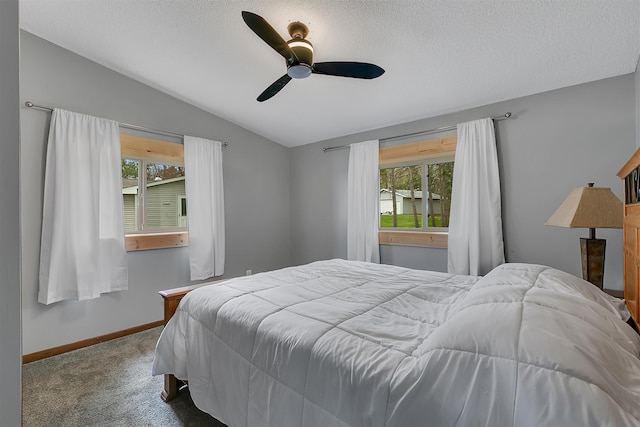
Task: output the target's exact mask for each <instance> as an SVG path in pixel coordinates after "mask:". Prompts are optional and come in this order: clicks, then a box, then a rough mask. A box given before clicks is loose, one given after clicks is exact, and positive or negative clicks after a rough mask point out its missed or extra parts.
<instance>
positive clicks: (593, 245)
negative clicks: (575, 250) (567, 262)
mask: <svg viewBox="0 0 640 427" xmlns="http://www.w3.org/2000/svg"><path fill="white" fill-rule="evenodd" d="M606 243H607V241H606V240H605V239H587V238H584V237H583V238H581V239H580V255H581V258H582V278H583V279H584V280H586V281H588V282H591V283H593V284H594V285H596V286H597V287H599V288H600V289H602V279H603V277H604V253H605V248H606Z"/></svg>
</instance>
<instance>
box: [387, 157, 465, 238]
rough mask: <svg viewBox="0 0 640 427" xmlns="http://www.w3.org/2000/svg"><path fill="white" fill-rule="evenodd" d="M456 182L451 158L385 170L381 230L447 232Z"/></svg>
mask: <svg viewBox="0 0 640 427" xmlns="http://www.w3.org/2000/svg"><path fill="white" fill-rule="evenodd" d="M452 178H453V160H452V159H449V158H442V159H435V160H425V161H422V162H421V163H419V164H412V165H408V166H395V167H389V168H381V169H380V228H381V229H385V228H391V229H396V228H407V229H413V230H422V231H447V227H448V226H449V211H450V209H451V182H452ZM424 218H426V221H425V220H424Z"/></svg>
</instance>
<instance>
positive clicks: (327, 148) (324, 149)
mask: <svg viewBox="0 0 640 427" xmlns="http://www.w3.org/2000/svg"><path fill="white" fill-rule="evenodd" d="M509 117H511V113H510V112H506V113H504V114H503V115H502V116H498V117H491V120H505V119H508V118H509ZM456 128H457V125H451V126H444V127H441V128H435V129H428V130H421V131H420V132H413V133H405V134H404V135H397V136H390V137H388V138H380V140H379V141H380V142H383V141H384V142H386V141H393V140H394V139H400V138H406V137H407V136H416V135H427V134H430V133H439V132H446V131H449V130H455V129H456ZM344 148H349V144H347V145H338V146H335V147H323V148H322V151H325V152H326V151H333V150H342V149H344Z"/></svg>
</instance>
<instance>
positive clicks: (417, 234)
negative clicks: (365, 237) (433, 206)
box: [378, 230, 449, 248]
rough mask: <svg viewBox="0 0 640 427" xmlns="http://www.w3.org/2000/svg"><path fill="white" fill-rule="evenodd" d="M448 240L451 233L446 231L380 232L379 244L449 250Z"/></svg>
mask: <svg viewBox="0 0 640 427" xmlns="http://www.w3.org/2000/svg"><path fill="white" fill-rule="evenodd" d="M448 240H449V233H447V232H446V231H439V232H436V231H428V232H425V231H397V230H394V231H386V230H385V231H378V243H380V244H381V245H403V246H418V247H422V248H447V247H448V246H447V244H448Z"/></svg>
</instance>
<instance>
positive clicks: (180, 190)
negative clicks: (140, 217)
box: [147, 180, 185, 229]
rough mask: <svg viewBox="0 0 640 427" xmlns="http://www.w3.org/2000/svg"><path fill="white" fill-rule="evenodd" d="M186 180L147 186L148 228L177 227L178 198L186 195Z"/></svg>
mask: <svg viewBox="0 0 640 427" xmlns="http://www.w3.org/2000/svg"><path fill="white" fill-rule="evenodd" d="M154 184H155V185H154ZM184 195H185V190H184V180H181V181H176V182H170V183H167V184H162V185H157V183H152V184H150V185H148V186H147V228H148V229H153V228H176V227H179V224H178V211H179V209H178V207H179V203H178V199H179V196H184Z"/></svg>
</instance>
